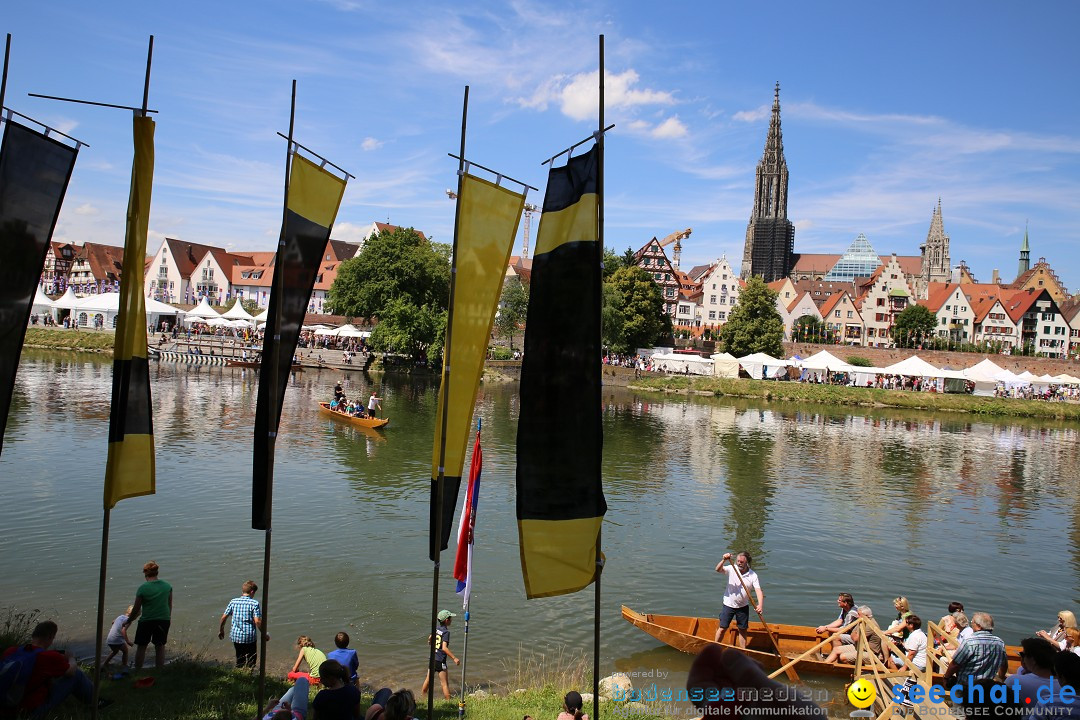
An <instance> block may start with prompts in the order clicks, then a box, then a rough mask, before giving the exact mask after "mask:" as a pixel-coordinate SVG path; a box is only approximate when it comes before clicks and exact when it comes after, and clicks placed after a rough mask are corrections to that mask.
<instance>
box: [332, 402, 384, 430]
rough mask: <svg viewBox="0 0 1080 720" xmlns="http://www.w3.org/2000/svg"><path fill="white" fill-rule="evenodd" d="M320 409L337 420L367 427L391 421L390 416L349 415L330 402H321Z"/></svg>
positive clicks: (382, 424) (375, 426) (380, 425)
mask: <svg viewBox="0 0 1080 720" xmlns="http://www.w3.org/2000/svg"><path fill="white" fill-rule="evenodd" d="M319 410H320V411H321V412H324V413H326V414H327V415H331V416H333V417H334V418H335V419H337V420H341V421H342V422H346V423H349V424H350V425H356V426H358V427H365V428H381V427H386V426H387V425H388V424H389V423H390V418H373V417H371V416H369V415H364V416H363V417H357V416H355V415H349V414H348V413H343V412H339V411H337V410H334V409H333V408H331V407H330V403H328V402H320V403H319Z"/></svg>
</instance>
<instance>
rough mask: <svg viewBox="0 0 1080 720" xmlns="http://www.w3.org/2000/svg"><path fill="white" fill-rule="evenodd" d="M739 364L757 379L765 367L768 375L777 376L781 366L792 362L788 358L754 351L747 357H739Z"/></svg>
mask: <svg viewBox="0 0 1080 720" xmlns="http://www.w3.org/2000/svg"><path fill="white" fill-rule="evenodd" d="M739 364H740V365H742V367H743V370H746V373H747V374H748V375H749V376H750V377H752V378H754V379H755V380H760V379H761V377H762V370H763V369H764V370H765V374H766V375H767V376H768V377H775V376H776V373H777V371H778V370H779V369H780V368H782V367H787V366H788V365H790V364H791V363H790V362H788V361H787V360H780V359H779V358H774V357H773V356H772V355H767V354H766V353H752V354H750V355H747V356H746V357H741V358H739Z"/></svg>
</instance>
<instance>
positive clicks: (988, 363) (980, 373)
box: [961, 358, 1004, 397]
mask: <svg viewBox="0 0 1080 720" xmlns="http://www.w3.org/2000/svg"><path fill="white" fill-rule="evenodd" d="M961 372H962V373H963V375H964V377H965V378H966V379H968V380H970V381H971V382H973V383H975V394H976V395H979V396H981V397H988V396H991V395H993V394H994V391H995V390H996V389H997V385H998V382H999V381H1000V380H1001V373H1002V372H1004V371H1003V370H1002V369H1001V368H1000V367H999V366H998V365H997V364H995V363H994V361H993V360H991V359H990V358H984V359H983V360H982V362H980V363H978V364H976V365H972V366H971V367H969V368H968V369H966V370H963V371H961Z"/></svg>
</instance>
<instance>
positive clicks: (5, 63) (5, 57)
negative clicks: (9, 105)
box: [0, 33, 11, 124]
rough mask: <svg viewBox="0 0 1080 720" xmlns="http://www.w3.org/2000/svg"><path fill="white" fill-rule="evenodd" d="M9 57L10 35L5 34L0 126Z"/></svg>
mask: <svg viewBox="0 0 1080 720" xmlns="http://www.w3.org/2000/svg"><path fill="white" fill-rule="evenodd" d="M10 57H11V33H8V34H7V41H6V42H5V43H4V70H3V73H2V74H0V124H3V119H2V116H3V114H4V96H5V95H7V71H8V59H9V58H10Z"/></svg>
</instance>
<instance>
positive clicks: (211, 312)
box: [187, 297, 221, 321]
mask: <svg viewBox="0 0 1080 720" xmlns="http://www.w3.org/2000/svg"><path fill="white" fill-rule="evenodd" d="M216 317H221V314H220V313H219V312H218V311H217V310H215V309H214V308H212V307H210V303H208V302H206V298H205V297H204V298H202V299H201V300H199V304H198V305H196V306H195V307H193V308H191V309H190V310H188V311H187V320H189V321H190V320H193V319H195V318H204V319H206V318H216Z"/></svg>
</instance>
